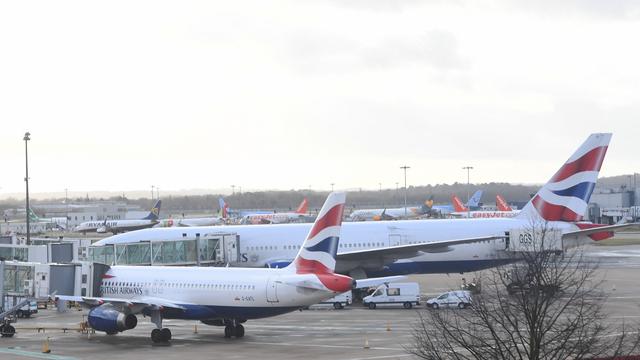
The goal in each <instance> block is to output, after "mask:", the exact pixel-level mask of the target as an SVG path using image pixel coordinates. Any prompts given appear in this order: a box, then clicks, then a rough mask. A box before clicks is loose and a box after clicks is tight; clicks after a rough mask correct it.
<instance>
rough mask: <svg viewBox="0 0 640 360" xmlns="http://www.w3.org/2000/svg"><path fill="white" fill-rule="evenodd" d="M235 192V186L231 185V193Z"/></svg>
mask: <svg viewBox="0 0 640 360" xmlns="http://www.w3.org/2000/svg"><path fill="white" fill-rule="evenodd" d="M235 194H236V186H235V185H231V195H235Z"/></svg>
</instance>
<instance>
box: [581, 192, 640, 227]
mask: <svg viewBox="0 0 640 360" xmlns="http://www.w3.org/2000/svg"><path fill="white" fill-rule="evenodd" d="M587 217H588V219H589V220H591V221H592V222H594V223H600V224H615V223H617V222H619V221H622V220H624V221H629V222H633V221H637V220H638V219H640V188H633V187H626V186H621V187H619V188H601V187H596V188H595V189H594V191H593V194H592V195H591V199H590V201H589V209H588V214H587Z"/></svg>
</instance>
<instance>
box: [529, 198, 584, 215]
mask: <svg viewBox="0 0 640 360" xmlns="http://www.w3.org/2000/svg"><path fill="white" fill-rule="evenodd" d="M531 204H533V207H534V208H536V210H538V213H539V214H540V216H542V218H543V219H545V220H547V221H578V220H580V219H581V218H582V215H578V214H576V213H575V212H573V211H572V210H571V209H569V208H568V207H566V206H562V205H554V204H551V203H548V202H546V201H544V200H543V199H542V198H541V197H540V195H536V197H534V198H533V200H531Z"/></svg>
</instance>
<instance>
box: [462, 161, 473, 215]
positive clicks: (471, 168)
mask: <svg viewBox="0 0 640 360" xmlns="http://www.w3.org/2000/svg"><path fill="white" fill-rule="evenodd" d="M462 169H463V170H467V218H470V217H471V206H470V205H469V196H470V195H469V172H470V171H471V170H473V166H463V167H462Z"/></svg>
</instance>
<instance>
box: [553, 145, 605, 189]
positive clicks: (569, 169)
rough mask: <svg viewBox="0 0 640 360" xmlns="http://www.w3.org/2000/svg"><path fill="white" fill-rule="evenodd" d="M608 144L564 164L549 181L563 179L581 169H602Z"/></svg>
mask: <svg viewBox="0 0 640 360" xmlns="http://www.w3.org/2000/svg"><path fill="white" fill-rule="evenodd" d="M607 148H608V147H607V146H600V147H597V148H595V149H593V150H591V151H589V152H588V153H586V154H584V155H582V156H581V157H580V158H579V159H576V160H574V161H572V162H570V163H566V164H564V165H563V166H562V167H561V168H560V170H558V172H556V174H555V175H553V177H552V178H551V180H549V182H558V181H562V180H564V179H566V178H568V177H570V176H571V175H574V174H577V173H579V172H581V171H600V168H601V167H602V161H603V160H604V156H605V155H606V153H607Z"/></svg>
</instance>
